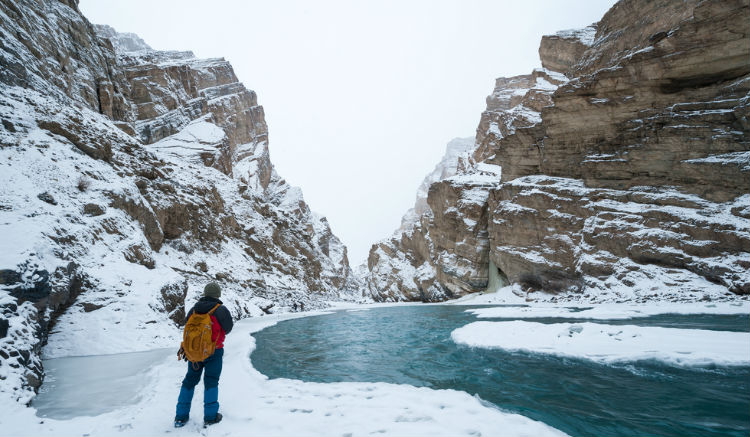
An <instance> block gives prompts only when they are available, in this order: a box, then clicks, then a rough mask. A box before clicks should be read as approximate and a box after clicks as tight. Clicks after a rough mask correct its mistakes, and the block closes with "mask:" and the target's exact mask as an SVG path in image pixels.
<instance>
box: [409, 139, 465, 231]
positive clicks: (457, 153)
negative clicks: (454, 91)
mask: <svg viewBox="0 0 750 437" xmlns="http://www.w3.org/2000/svg"><path fill="white" fill-rule="evenodd" d="M473 150H474V138H454V139H452V140H450V141H449V142H448V144H447V145H446V146H445V154H444V155H443V158H442V159H441V160H440V162H438V163H437V165H435V168H434V169H432V171H431V172H430V173H429V174H428V175H427V176H425V177H424V179H423V180H422V183H421V184H419V188H417V196H416V200H415V202H414V208H410V209H409V210H408V211H406V214H404V216H403V217H402V218H401V227H400V228H399V230H400V231H404V230H406V229H407V228H408V227H410V226H412V225H413V224H414V222H415V221H417V220H419V217H420V216H421V215H422V214H424V213H426V212H427V211H429V209H430V206H429V205H428V204H427V191H428V190H429V189H430V185H432V184H434V183H435V182H438V181H441V180H443V179H445V178H449V177H451V176H454V175H455V174H456V173H458V171H459V167H460V166H461V165H463V164H464V162H465V161H466V160H467V158H468V153H469V152H471V151H473Z"/></svg>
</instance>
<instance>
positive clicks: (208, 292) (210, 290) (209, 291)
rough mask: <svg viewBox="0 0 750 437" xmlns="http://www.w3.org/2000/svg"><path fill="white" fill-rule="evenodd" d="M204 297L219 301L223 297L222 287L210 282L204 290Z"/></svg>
mask: <svg viewBox="0 0 750 437" xmlns="http://www.w3.org/2000/svg"><path fill="white" fill-rule="evenodd" d="M203 295H204V296H208V297H213V298H214V299H218V298H220V297H221V287H219V284H217V283H216V282H209V283H208V284H207V285H206V288H204V289H203Z"/></svg>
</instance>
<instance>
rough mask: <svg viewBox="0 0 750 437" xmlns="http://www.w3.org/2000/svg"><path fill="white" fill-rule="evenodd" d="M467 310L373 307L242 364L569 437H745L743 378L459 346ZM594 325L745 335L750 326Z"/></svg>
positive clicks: (734, 320) (261, 345)
mask: <svg viewBox="0 0 750 437" xmlns="http://www.w3.org/2000/svg"><path fill="white" fill-rule="evenodd" d="M468 308H471V307H467V306H445V305H429V306H404V307H390V308H374V309H370V310H367V311H356V312H351V311H350V312H347V311H339V312H336V313H334V314H329V315H322V316H313V317H305V318H300V319H294V320H289V321H285V322H281V323H279V324H277V325H275V326H272V327H269V328H267V329H264V330H262V331H260V332H258V333H256V334H254V335H255V337H256V340H257V348H256V349H255V351H254V352H253V354H252V356H251V359H252V362H253V365H254V367H255V368H257V369H258V370H259V371H260V372H262V373H263V374H265V375H267V376H268V377H270V378H293V379H299V380H303V381H314V382H340V381H361V382H381V381H382V382H390V383H402V384H411V385H415V386H425V387H431V388H436V389H448V388H450V389H457V390H463V391H465V392H468V393H470V394H476V395H478V396H479V397H481V398H482V399H483V400H485V401H489V402H491V403H492V404H494V405H496V406H497V407H499V408H501V409H503V410H505V411H511V412H515V413H520V414H523V415H524V416H527V417H530V418H532V419H535V420H540V421H542V422H545V423H547V424H549V425H551V426H553V427H555V428H558V429H560V430H562V431H564V432H566V433H568V434H571V435H573V436H590V435H606V436H642V435H659V436H685V435H701V436H748V435H750V367H716V366H711V367H673V366H667V365H664V364H660V363H658V362H654V361H639V362H632V363H622V364H617V365H603V364H595V363H592V362H589V361H585V360H580V359H572V358H562V357H556V356H551V355H543V354H534V353H522V352H505V351H502V350H488V349H478V348H469V347H465V346H459V345H456V344H455V343H453V342H452V341H451V339H450V333H451V331H453V330H454V329H456V328H459V327H461V326H464V325H466V324H468V323H471V322H473V321H476V320H477V318H476V317H475V316H473V315H472V314H469V313H466V312H465V310H466V309H468ZM482 320H492V319H482ZM494 320H508V319H494ZM534 321H537V322H542V323H556V322H576V321H583V320H576V319H552V318H548V319H534ZM597 322H599V323H609V324H625V323H627V324H637V325H641V326H664V327H678V328H698V329H716V330H725V331H745V332H747V331H750V315H731V316H716V315H660V316H653V317H644V318H638V319H629V320H606V321H603V320H598V321H597ZM748 347H750V345H748Z"/></svg>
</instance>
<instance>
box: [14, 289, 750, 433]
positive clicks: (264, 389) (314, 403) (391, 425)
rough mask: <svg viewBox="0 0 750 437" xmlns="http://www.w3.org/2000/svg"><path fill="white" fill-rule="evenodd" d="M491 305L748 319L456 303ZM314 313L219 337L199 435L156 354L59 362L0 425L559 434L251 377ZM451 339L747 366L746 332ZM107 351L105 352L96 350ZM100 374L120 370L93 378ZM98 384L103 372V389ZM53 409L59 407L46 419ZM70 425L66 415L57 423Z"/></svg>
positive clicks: (490, 411) (404, 398)
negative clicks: (61, 371) (288, 325)
mask: <svg viewBox="0 0 750 437" xmlns="http://www.w3.org/2000/svg"><path fill="white" fill-rule="evenodd" d="M491 300H494V303H497V302H498V301H503V302H505V303H516V304H523V305H526V306H520V305H518V306H502V307H487V308H479V309H477V308H472V309H467V311H469V312H472V313H474V314H475V315H477V316H478V317H480V318H481V317H505V318H514V319H527V318H535V317H570V318H572V317H575V318H590V319H627V318H637V317H643V316H651V315H656V314H667V313H674V314H700V313H703V314H747V313H750V304H749V303H748V302H735V303H717V304H712V303H692V304H675V303H662V304H659V303H652V304H650V305H648V306H646V305H643V306H638V305H633V304H606V305H589V306H587V307H583V306H580V307H575V306H572V305H570V304H566V305H565V306H552V305H551V304H549V303H526V302H524V301H523V299H521V298H519V297H518V296H517V295H516V294H515V293H512V288H511V287H506V288H504V289H501V290H500V291H498V293H488V294H484V295H475V296H472V297H471V298H464V299H462V300H460V301H459V302H458V303H464V304H477V303H483V302H487V303H490V301H491ZM509 301H510V302H509ZM454 303H456V302H455V301H454ZM331 304H333V305H334V308H335V309H341V310H347V311H367V310H369V309H372V308H376V307H385V306H395V305H420V304H416V303H412V304H403V303H402V304H394V303H389V304H368V305H361V304H354V303H343V304H342V303H334V302H331ZM436 305H445V304H436ZM320 314H325V312H307V313H294V314H280V315H271V316H265V317H253V318H249V319H245V320H242V321H240V322H238V323H237V324H236V327H235V330H234V331H233V332H232V334H231V335H229V336H228V338H227V342H226V352H225V357H224V369H223V372H222V377H221V382H220V402H221V412H222V413H223V414H224V421H222V423H220V424H218V425H216V426H213V427H210V428H207V429H205V430H204V429H203V428H202V388H200V387H199V388H198V389H197V391H196V396H195V399H194V400H193V414H192V419H191V421H190V422H189V424H188V426H186V427H185V428H182V429H177V430H176V429H174V428H173V427H172V418H173V416H174V407H175V402H176V397H177V393H178V391H179V385H180V383H181V380H182V377H183V376H184V370H185V364H184V363H181V362H177V361H176V358H175V357H174V356H173V354H172V353H171V352H169V350H166V351H165V350H163V349H162V350H154V351H153V352H148V353H129V354H123V355H100V356H96V357H85V358H80V359H78V358H75V359H68V360H69V361H59V362H58V363H59V364H60V365H64V366H68V370H67V371H65V374H66V375H68V377H69V378H71V379H72V380H70V381H59V380H58V381H51V384H47V385H46V387H47V389H49V390H53V391H52V392H48V393H45V395H44V397H43V398H40V399H39V402H38V403H37V404H35V405H32V407H31V408H27V407H24V406H23V405H22V404H20V403H17V402H13V401H10V400H8V399H3V400H0V411H2V413H0V425H2V427H3V430H4V433H5V434H7V435H89V436H96V435H156V434H162V433H169V434H170V435H194V434H196V433H201V434H202V435H332V434H339V435H366V434H385V435H480V433H481V434H483V435H563V434H562V433H561V432H559V431H558V430H556V429H554V428H551V427H549V426H548V425H546V424H543V423H541V422H537V421H534V420H531V419H529V418H526V417H524V416H521V415H518V414H512V413H508V412H504V411H501V410H499V409H496V408H494V407H492V406H490V405H488V404H487V403H485V402H482V401H481V400H480V399H478V398H476V397H473V396H471V395H469V394H468V393H465V392H461V391H455V390H432V389H429V388H425V387H419V388H418V387H413V386H410V385H396V384H388V383H352V382H347V383H310V382H303V381H298V380H291V379H274V380H269V379H268V378H267V377H266V376H264V375H262V374H261V373H260V372H258V371H257V370H256V369H254V368H253V366H252V363H251V362H250V360H249V356H250V354H251V352H252V351H253V350H254V348H255V339H254V338H253V337H252V336H251V334H252V333H254V332H257V331H259V330H261V329H264V328H266V327H268V326H271V325H273V324H275V323H278V322H280V321H283V320H288V319H291V318H297V317H308V316H315V315H320ZM56 336H58V337H59V334H54V335H53V336H52V338H51V343H50V345H51V346H52V348H54V349H53V350H54V352H52V350H49V351H47V356H61V354H60V352H61V351H62V347H63V346H64V343H65V342H66V341H70V340H71V339H69V338H67V337H59V338H55V337H56ZM452 338H453V340H454V341H456V342H457V343H461V344H467V345H471V346H475V347H488V348H504V349H508V350H524V351H530V352H534V353H546V354H554V355H560V356H568V357H576V358H584V359H588V360H592V361H595V362H599V363H603V364H608V363H613V362H621V361H634V360H640V359H652V360H660V361H662V362H665V363H667V364H671V365H688V366H689V365H730V366H731V365H741V366H747V365H749V364H750V347H748V345H750V333H747V332H728V331H710V330H701V329H676V328H660V327H643V326H633V325H607V324H599V323H590V322H586V323H555V324H542V323H535V322H530V321H524V320H514V321H508V322H489V321H481V322H473V323H470V324H468V325H466V326H464V327H461V328H459V329H457V330H455V331H454V332H453V333H452ZM73 346H75V344H74V345H73ZM73 350H78V349H76V348H73ZM108 350H109V349H107V348H103V349H102V350H101V351H98V352H97V351H94V353H105V352H106V351H108ZM50 352H52V353H50ZM165 356H166V358H165ZM110 366H111V367H112V368H114V367H120V368H121V369H124V370H122V371H121V372H120V371H118V372H112V371H111V370H110V371H104V370H103V369H105V368H106V367H110ZM137 366H141V367H142V368H141V369H138V368H137ZM76 372H77V373H76ZM92 373H93V374H95V375H94V376H95V377H93V378H92V377H90V376H91V374H92ZM76 374H78V375H80V374H86V375H87V377H86V378H81V380H83V379H85V380H86V382H85V383H84V384H88V385H89V386H86V387H79V386H77V384H76V380H75V379H76V377H75V375H76ZM96 375H99V376H96ZM106 375H110V379H109V380H107V379H106V378H105V376H106ZM134 376H135V377H134ZM92 381H93V382H92ZM105 384H106V388H105V387H104V385H105ZM128 385H130V386H129V387H128ZM43 390H44V387H43ZM76 396H78V397H77V398H76ZM86 396H89V397H95V398H96V399H97V402H100V403H101V404H102V405H99V406H96V405H94V406H92V403H91V402H90V399H89V400H87V399H85V397H86ZM56 402H59V403H60V404H61V405H60V406H61V407H62V408H59V409H57V410H55V409H54V406H55V403H56ZM71 404H73V405H74V406H75V408H80V411H77V412H76V413H75V414H70V411H64V410H65V406H70V405H71ZM107 404H108V405H107ZM36 407H39V409H40V411H41V413H42V414H41V415H45V414H47V415H48V416H49V417H39V416H37V412H38V411H37V409H36ZM94 407H95V408H94ZM86 414H88V416H87V415H86ZM69 416H75V417H72V418H65V417H69ZM52 417H56V418H58V419H55V418H52ZM59 418H63V419H59Z"/></svg>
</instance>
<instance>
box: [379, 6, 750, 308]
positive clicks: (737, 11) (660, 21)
mask: <svg viewBox="0 0 750 437" xmlns="http://www.w3.org/2000/svg"><path fill="white" fill-rule="evenodd" d="M748 3H749V2H748V1H702V2H697V1H689V2H683V1H667V0H665V1H658V2H647V1H641V0H623V1H620V2H619V3H617V4H616V5H615V6H614V7H613V8H612V9H611V10H610V11H608V12H607V14H605V16H604V17H603V18H602V20H601V21H600V22H599V23H597V24H595V25H592V26H589V27H587V28H585V29H581V30H578V31H564V32H560V33H558V34H556V35H551V36H545V37H544V38H543V39H542V43H541V45H540V49H539V53H540V57H541V61H542V65H543V66H544V67H545V68H546V70H539V71H536V72H535V73H534V75H537V79H536V82H535V85H534V87H535V88H536V89H534V88H533V87H532V88H531V89H529V84H530V83H532V81H531V80H530V78H529V77H527V76H519V77H514V78H508V79H505V78H503V79H498V82H497V87H496V89H495V91H494V92H493V94H492V95H491V96H490V97H489V98H488V102H487V103H488V105H487V111H485V113H483V114H482V119H481V121H480V125H479V129H478V130H477V141H476V143H477V148H476V150H475V151H474V154H473V158H474V161H475V163H476V164H475V165H474V166H473V167H472V168H470V169H469V170H468V171H466V172H465V174H463V175H459V176H456V177H454V178H450V179H448V180H446V181H442V182H439V183H436V184H433V185H432V186H431V187H430V190H429V195H428V198H427V202H428V203H429V205H430V207H431V211H430V212H428V213H426V214H424V215H423V216H422V217H421V220H420V221H419V223H418V224H417V225H415V226H414V227H412V228H411V229H407V230H406V231H405V232H403V233H402V234H401V235H398V236H396V237H394V238H392V239H391V240H389V241H385V242H381V243H378V244H377V245H375V246H373V249H372V250H371V252H370V259H369V268H370V276H369V279H368V281H369V284H370V286H371V292H373V295H374V296H376V297H377V298H380V299H427V300H432V299H444V298H445V297H453V296H460V295H463V294H466V293H472V292H477V291H483V290H485V289H487V288H488V282H490V281H489V278H490V277H494V278H495V281H494V283H493V286H492V287H491V288H492V289H495V288H496V287H497V286H498V285H502V284H504V283H508V282H509V283H512V284H515V288H514V290H515V291H516V292H518V293H519V294H520V293H524V294H525V296H526V297H527V298H529V299H551V300H560V299H563V300H568V299H574V300H579V299H583V300H588V301H599V300H637V301H647V300H650V299H671V300H678V299H680V300H681V299H686V300H695V299H724V298H733V297H734V296H736V295H747V294H748V293H750V275H748V273H747V272H748V268H749V267H750V222H749V221H748V220H749V219H750V209H749V208H750V206H748V205H749V202H750V194H748V191H749V190H748V187H750V124H748V101H750V94H749V92H750V38H748V27H747V22H748V21H749V20H750V8H749V7H748ZM553 70H556V73H554V72H553ZM534 75H532V78H533V76H534ZM542 75H546V76H542ZM540 79H543V80H544V82H540ZM548 84H549V85H548ZM524 100H525V102H524ZM492 169H494V171H493V170H492ZM500 169H501V170H500ZM488 170H489V171H488ZM425 278H428V280H425ZM383 287H385V288H383ZM379 290H388V291H386V292H379ZM490 291H492V290H490ZM540 291H543V292H546V293H537V292H540ZM548 293H549V294H548Z"/></svg>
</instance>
